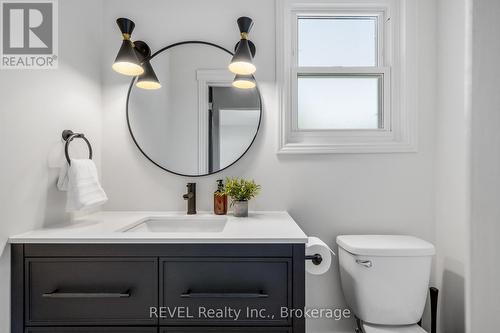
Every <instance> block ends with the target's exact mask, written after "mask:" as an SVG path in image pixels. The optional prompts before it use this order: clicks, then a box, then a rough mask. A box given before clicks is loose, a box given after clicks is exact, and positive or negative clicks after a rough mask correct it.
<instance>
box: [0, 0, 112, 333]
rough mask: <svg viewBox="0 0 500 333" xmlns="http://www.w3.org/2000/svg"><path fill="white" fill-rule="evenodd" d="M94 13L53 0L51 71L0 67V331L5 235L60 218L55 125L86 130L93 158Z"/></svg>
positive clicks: (6, 286) (71, 0) (87, 5)
mask: <svg viewBox="0 0 500 333" xmlns="http://www.w3.org/2000/svg"><path fill="white" fill-rule="evenodd" d="M100 12H101V11H100V1H88V0H87V1H76V0H64V1H59V69H57V70H5V71H0V91H1V101H2V105H1V108H0V151H1V154H2V155H1V156H2V157H1V159H2V162H1V163H0V168H1V172H0V184H1V186H0V207H1V208H0V211H1V212H2V219H1V222H0V332H9V331H10V330H9V323H10V321H9V319H10V310H9V304H10V250H9V246H7V244H6V241H7V237H8V236H9V235H13V234H17V233H20V232H24V231H27V230H29V229H33V228H38V227H42V226H46V225H49V224H54V223H61V222H63V221H64V220H67V218H68V216H67V215H66V214H64V204H65V199H64V198H65V197H64V195H62V194H61V193H59V192H57V190H56V188H55V182H56V177H57V173H58V170H57V168H54V166H56V165H57V164H59V163H62V162H63V160H62V158H63V155H64V154H63V152H62V149H63V144H62V142H61V141H62V140H61V137H60V135H61V132H62V130H64V129H73V130H75V131H82V132H84V133H85V134H87V135H88V138H89V139H90V140H91V141H92V144H93V147H94V152H95V157H96V161H97V162H99V160H100V159H99V157H100V154H101V115H102V113H101V92H100V73H99V62H100V53H99V48H100V45H101V43H100V41H101V37H100V36H101V31H100V26H101V24H100V21H101V16H100ZM95 23H97V24H95ZM74 148H75V150H73V153H74V154H75V155H74V156H76V157H78V156H81V154H86V152H83V151H82V152H81V153H80V152H78V151H77V150H79V149H80V147H76V145H75V147H74ZM81 148H83V147H81Z"/></svg>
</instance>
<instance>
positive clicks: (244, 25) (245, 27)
mask: <svg viewBox="0 0 500 333" xmlns="http://www.w3.org/2000/svg"><path fill="white" fill-rule="evenodd" d="M237 23H238V28H239V30H240V37H241V39H240V41H239V42H238V43H236V46H235V47H234V55H233V58H232V59H231V62H230V64H229V66H228V68H229V70H230V71H231V72H233V73H234V74H236V76H235V78H234V80H233V83H232V85H233V86H234V87H236V88H240V89H252V88H255V87H256V85H257V83H256V81H255V78H254V76H253V73H255V71H256V69H257V68H256V67H255V65H254V64H253V57H255V52H256V47H255V44H254V43H253V42H252V41H250V40H249V39H248V34H249V33H250V30H251V29H252V27H253V20H252V19H251V18H249V17H246V16H242V17H240V18H238V20H237ZM116 24H117V25H118V27H119V28H120V31H121V33H122V36H123V41H122V45H121V47H120V50H119V51H118V54H117V56H116V59H115V62H114V63H113V66H112V68H113V70H115V71H116V72H118V73H120V74H123V75H128V76H137V81H136V83H135V85H136V87H138V88H141V89H148V90H154V89H160V88H161V83H160V81H159V80H158V77H157V76H156V73H155V71H154V69H153V66H151V63H150V58H151V48H150V47H149V46H148V45H147V44H146V43H145V42H143V41H136V42H132V40H131V39H130V38H131V36H132V32H133V31H134V28H135V23H134V22H133V21H132V20H130V19H128V18H123V17H121V18H119V19H117V20H116ZM226 51H227V50H226ZM227 52H229V51H227ZM229 53H230V52H229Z"/></svg>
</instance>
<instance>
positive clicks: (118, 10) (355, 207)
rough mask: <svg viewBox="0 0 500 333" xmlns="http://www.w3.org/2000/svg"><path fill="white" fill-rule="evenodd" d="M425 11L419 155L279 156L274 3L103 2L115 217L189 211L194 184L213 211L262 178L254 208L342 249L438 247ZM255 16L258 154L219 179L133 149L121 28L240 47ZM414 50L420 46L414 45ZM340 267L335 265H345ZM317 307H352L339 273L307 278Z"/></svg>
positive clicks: (107, 153)
mask: <svg viewBox="0 0 500 333" xmlns="http://www.w3.org/2000/svg"><path fill="white" fill-rule="evenodd" d="M410 1H412V2H414V3H416V7H417V11H416V13H415V17H416V18H417V20H418V22H417V23H418V41H417V42H418V43H417V44H412V45H413V46H412V51H414V52H418V63H416V64H415V66H417V69H419V71H418V73H419V77H418V79H419V81H418V89H417V90H418V98H417V101H416V103H417V107H418V118H419V136H420V142H419V152H418V153H412V154H386V155H380V154H373V155H297V156H277V155H276V153H275V152H276V146H277V130H278V100H277V90H276V85H275V82H274V80H275V77H274V73H275V48H274V45H275V39H274V31H275V25H274V22H275V13H274V1H269V0H256V1H252V2H251V5H250V4H249V2H248V1H244V0H212V1H206V0H172V1H161V0H146V1H133V0H121V1H118V0H110V1H106V2H105V3H104V21H103V22H104V28H103V38H104V45H105V48H104V52H103V64H104V65H103V66H104V67H103V75H104V76H103V82H104V86H103V87H104V90H103V99H104V111H103V112H104V124H103V127H104V128H105V131H104V133H103V167H102V171H103V178H104V187H105V189H106V191H107V193H108V195H109V197H110V201H109V203H108V204H107V205H106V209H107V210H185V209H186V204H185V202H184V200H183V199H182V197H181V195H182V194H183V193H184V191H185V184H186V182H188V181H196V182H197V183H198V208H199V209H200V210H210V209H211V207H212V205H213V204H212V200H213V191H214V189H215V180H216V179H218V178H220V177H223V176H229V175H234V176H244V177H251V178H254V179H255V180H256V181H257V182H258V183H260V184H262V188H263V190H262V193H261V195H260V196H259V197H258V198H257V199H256V200H255V201H252V202H251V209H260V210H278V209H285V210H288V211H289V212H290V213H291V215H292V216H293V217H294V218H295V219H296V221H297V222H298V223H299V224H300V225H301V227H302V228H303V230H304V231H305V232H306V233H307V234H310V235H319V236H320V237H321V238H322V239H324V240H325V241H326V242H327V243H329V244H331V245H334V240H335V237H336V236H337V235H338V234H350V233H394V234H413V235H416V236H419V237H422V238H424V239H428V240H430V241H434V239H433V236H434V231H435V230H434V222H433V219H434V195H433V193H434V191H433V190H434V187H433V169H434V163H433V156H434V149H433V142H434V135H433V133H434V111H435V110H434V107H435V87H436V86H435V83H434V81H435V40H434V38H435V22H436V21H435V2H434V1H432V0H410ZM241 15H248V16H251V17H253V18H254V20H255V27H254V30H253V32H252V38H253V40H254V41H255V42H256V44H257V47H258V49H257V57H256V65H257V68H258V71H257V79H258V81H259V84H260V88H261V92H262V96H263V103H264V115H263V122H262V127H261V131H260V133H259V135H258V137H257V140H256V142H255V143H254V145H253V147H252V148H251V149H250V151H249V152H248V153H247V155H245V156H244V157H243V158H242V159H241V160H240V161H239V162H238V163H237V164H236V165H235V166H233V167H231V168H229V170H226V171H224V172H222V173H220V174H216V175H214V176H208V177H203V178H196V179H188V178H183V177H178V176H174V175H171V174H169V173H166V172H164V171H162V170H160V169H158V168H157V167H155V166H154V165H152V164H151V163H149V162H148V161H147V160H146V159H145V158H144V157H143V156H142V155H141V154H140V152H139V151H138V150H137V148H136V147H135V146H134V144H133V142H132V140H131V139H130V136H129V134H128V130H127V127H126V121H125V98H126V92H127V86H128V83H129V81H128V80H127V79H124V78H123V77H120V76H118V75H116V74H115V73H113V72H112V71H111V69H110V65H111V63H112V61H113V59H114V56H115V54H116V50H117V48H118V47H119V38H120V36H119V32H118V30H117V28H116V26H115V23H114V20H115V19H116V18H117V17H119V16H127V17H130V18H132V19H133V20H134V21H135V22H136V31H135V32H134V34H135V38H136V39H142V38H146V39H145V40H146V41H147V42H148V43H150V45H151V47H152V49H158V48H159V47H161V46H163V45H166V44H169V43H172V42H174V41H180V40H185V39H202V40H209V41H213V42H216V43H219V44H221V45H223V46H225V47H227V48H232V46H233V44H234V43H235V42H236V40H237V38H238V33H237V30H236V24H235V20H236V18H237V17H239V16H241ZM411 42H415V41H411ZM336 265H337V264H335V266H336ZM307 304H308V306H330V307H339V306H344V299H343V296H342V293H341V290H340V284H339V279H338V270H337V267H333V269H332V270H331V271H330V272H328V274H325V275H323V276H307ZM332 331H335V332H352V322H350V321H343V322H334V321H331V320H314V321H309V322H308V332H310V333H316V332H332Z"/></svg>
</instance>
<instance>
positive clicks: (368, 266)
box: [337, 235, 435, 325]
mask: <svg viewBox="0 0 500 333" xmlns="http://www.w3.org/2000/svg"><path fill="white" fill-rule="evenodd" d="M337 245H338V247H339V264H340V280H341V283H342V290H343V292H344V296H345V299H346V301H347V304H348V305H349V307H350V308H351V310H352V312H353V313H354V314H355V315H356V317H358V318H359V319H361V320H363V321H365V322H367V323H372V324H379V325H409V324H414V323H417V322H418V321H419V320H420V319H421V318H422V312H423V311H424V307H425V301H426V298H427V291H428V287H429V278H430V272H431V263H432V256H433V255H434V254H435V249H434V246H433V245H432V244H431V243H429V242H426V241H424V240H421V239H418V238H416V237H411V236H393V235H346V236H338V237H337Z"/></svg>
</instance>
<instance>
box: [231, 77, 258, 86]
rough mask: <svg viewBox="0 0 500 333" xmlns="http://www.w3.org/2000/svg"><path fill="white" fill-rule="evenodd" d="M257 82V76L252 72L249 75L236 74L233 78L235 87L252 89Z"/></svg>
mask: <svg viewBox="0 0 500 333" xmlns="http://www.w3.org/2000/svg"><path fill="white" fill-rule="evenodd" d="M256 85H257V83H256V82H255V78H254V77H253V75H252V74H249V75H241V74H236V76H235V77H234V80H233V87H235V88H239V89H252V88H255V86H256Z"/></svg>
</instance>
